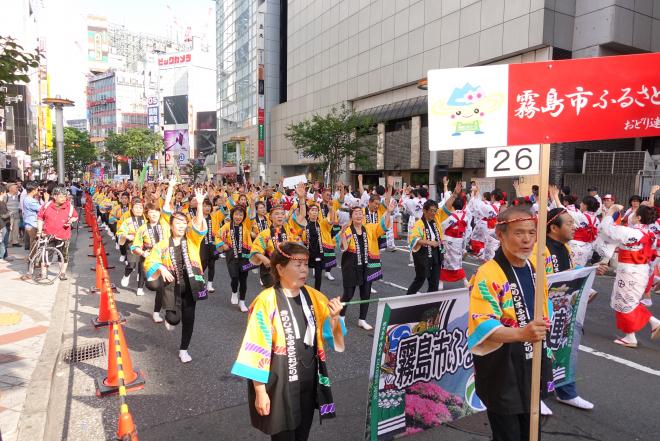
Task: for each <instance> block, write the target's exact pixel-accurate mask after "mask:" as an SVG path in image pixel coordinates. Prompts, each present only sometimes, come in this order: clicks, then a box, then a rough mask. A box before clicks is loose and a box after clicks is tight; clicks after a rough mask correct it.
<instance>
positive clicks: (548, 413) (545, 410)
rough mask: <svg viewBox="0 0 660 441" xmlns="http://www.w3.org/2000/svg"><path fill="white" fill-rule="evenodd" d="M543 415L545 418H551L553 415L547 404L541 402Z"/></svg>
mask: <svg viewBox="0 0 660 441" xmlns="http://www.w3.org/2000/svg"><path fill="white" fill-rule="evenodd" d="M541 415H544V416H551V415H552V411H551V410H550V408H549V407H548V406H546V405H545V403H544V402H543V401H541Z"/></svg>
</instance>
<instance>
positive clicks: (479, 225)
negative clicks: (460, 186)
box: [467, 181, 490, 259]
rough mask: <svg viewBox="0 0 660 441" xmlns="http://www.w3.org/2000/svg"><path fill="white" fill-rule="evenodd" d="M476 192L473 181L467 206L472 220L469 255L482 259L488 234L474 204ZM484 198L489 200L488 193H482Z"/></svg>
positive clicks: (486, 226)
mask: <svg viewBox="0 0 660 441" xmlns="http://www.w3.org/2000/svg"><path fill="white" fill-rule="evenodd" d="M476 192H477V189H476V184H475V182H474V181H473V182H472V191H471V197H470V201H469V202H468V204H467V211H468V213H470V216H471V217H472V219H473V220H474V227H473V228H472V233H471V234H470V235H469V237H470V253H472V255H473V256H475V257H476V258H477V259H483V255H484V248H485V247H486V235H487V234H488V225H487V224H486V221H485V220H483V219H482V218H481V217H480V216H479V214H478V210H477V206H476V204H475V203H474V200H475V197H474V196H475V194H476ZM484 198H485V199H490V193H484Z"/></svg>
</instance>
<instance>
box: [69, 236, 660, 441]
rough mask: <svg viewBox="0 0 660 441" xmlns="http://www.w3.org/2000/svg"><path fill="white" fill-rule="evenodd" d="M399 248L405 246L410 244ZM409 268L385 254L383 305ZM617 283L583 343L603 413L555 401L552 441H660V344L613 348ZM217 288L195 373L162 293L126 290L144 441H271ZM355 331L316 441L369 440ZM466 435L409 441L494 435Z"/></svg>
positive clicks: (475, 429) (603, 286) (602, 282)
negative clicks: (159, 317)
mask: <svg viewBox="0 0 660 441" xmlns="http://www.w3.org/2000/svg"><path fill="white" fill-rule="evenodd" d="M108 242H109V241H108ZM399 243H400V244H401V246H403V242H399ZM81 248H82V247H81ZM402 249H403V248H402ZM110 254H111V255H110V256H109V257H110V262H111V263H113V262H114V264H115V265H116V266H117V267H118V269H115V270H112V271H111V277H112V279H113V281H114V282H115V284H117V285H119V280H120V278H121V274H120V271H123V265H122V264H119V263H118V262H117V252H116V251H114V250H112V251H111V253H110ZM76 258H77V256H76ZM407 264H408V254H407V252H404V251H396V252H393V253H390V252H387V253H385V254H384V257H383V266H384V274H385V276H384V280H383V281H379V282H377V283H376V284H375V288H376V289H377V290H378V294H377V296H378V297H386V296H387V297H389V296H399V295H404V294H405V287H407V286H408V284H409V283H410V282H412V279H413V269H412V268H410V267H408V265H407ZM465 268H466V270H467V271H468V272H469V273H473V272H474V271H475V270H476V265H475V264H474V263H470V262H467V263H466V265H465ZM333 273H334V275H335V276H336V277H337V280H335V281H332V282H331V281H328V280H327V279H324V280H323V288H322V291H323V292H324V293H326V295H328V296H336V295H340V293H341V279H340V277H339V276H340V270H338V269H334V270H333ZM248 283H249V289H248V300H249V301H251V300H252V299H254V297H255V296H256V294H257V293H258V292H260V286H259V281H258V276H257V275H256V274H250V276H249V279H248ZM311 283H313V282H311ZM612 283H613V278H612V277H608V276H603V277H598V278H597V280H596V283H595V286H594V288H595V289H596V290H597V291H599V292H600V295H599V296H598V297H597V298H596V299H595V300H594V302H592V303H591V304H590V305H589V308H588V311H587V317H586V322H585V326H584V328H585V334H584V337H583V339H582V345H584V346H585V347H588V348H592V349H593V350H595V351H599V352H601V353H602V354H599V355H596V354H593V353H588V352H584V351H581V352H580V356H579V364H578V391H579V393H580V394H581V395H582V396H583V397H584V398H586V399H588V400H590V401H592V402H593V403H594V404H595V406H596V407H595V409H594V410H593V411H590V412H585V411H580V410H576V409H573V408H571V407H567V406H565V405H562V404H560V403H558V402H556V401H554V399H550V400H548V401H547V403H548V405H549V406H550V407H551V408H552V409H553V410H554V412H555V414H554V416H552V417H550V418H548V419H546V420H545V421H544V425H543V429H542V431H543V435H542V438H543V439H544V440H602V441H628V440H644V441H653V440H658V439H660V418H658V413H657V408H658V407H657V404H658V396H659V394H658V392H660V370H658V369H660V344H659V343H658V342H651V340H650V338H649V337H650V336H649V334H650V331H649V330H648V329H645V330H644V331H643V332H641V333H640V334H639V335H638V339H639V342H640V346H639V348H637V349H627V348H623V347H619V346H617V345H615V344H614V343H613V342H612V340H613V339H614V338H615V336H616V335H617V331H616V328H615V325H614V314H613V312H612V311H611V309H610V307H609V294H610V291H611V287H612ZM215 286H216V292H215V293H214V294H212V295H211V296H210V298H209V299H208V300H206V301H202V302H198V304H197V317H196V323H195V332H194V335H193V339H192V344H191V346H190V349H189V352H190V354H191V356H192V357H193V361H192V362H191V363H189V364H186V365H184V364H182V363H180V362H179V359H178V357H177V354H178V348H179V340H180V332H181V331H180V329H179V328H177V329H176V330H175V331H173V332H168V331H167V330H166V329H165V327H164V326H163V325H157V324H154V323H153V322H152V320H151V311H152V306H153V293H152V292H150V291H147V295H145V296H144V297H137V296H136V295H135V288H134V287H129V288H127V289H121V288H120V293H119V294H117V296H116V299H117V301H118V307H119V310H120V311H122V312H123V313H124V314H125V315H126V316H127V323H126V325H125V327H124V330H125V333H126V338H127V340H128V341H129V342H130V349H131V355H132V357H133V362H134V363H135V364H136V365H138V366H139V367H140V369H141V370H142V371H144V373H145V375H146V377H147V385H146V387H145V389H144V390H142V391H138V392H133V393H130V394H129V397H128V402H129V403H130V408H131V411H132V414H133V417H134V419H135V422H136V424H137V426H138V430H139V436H140V439H141V440H142V441H145V440H146V441H151V440H153V441H156V440H158V441H165V440H194V441H206V440H208V441H210V440H214V441H217V440H236V441H238V440H255V439H256V440H259V439H264V440H265V439H268V438H267V437H266V436H264V435H262V434H261V433H260V432H258V431H257V430H255V429H253V428H252V427H251V425H250V422H249V417H248V411H247V405H246V399H247V393H246V387H247V383H246V381H244V380H242V379H240V378H237V377H234V376H232V375H230V369H231V366H232V363H233V362H234V359H235V357H236V354H237V352H238V347H239V344H240V341H241V339H242V336H243V332H244V328H245V323H246V315H245V314H243V313H241V312H240V311H239V310H238V308H237V307H236V306H234V305H231V304H230V302H229V297H230V289H229V277H228V275H227V270H226V265H225V263H224V260H222V259H220V260H218V262H217V268H216V281H215ZM450 287H452V286H446V288H450ZM655 300H656V305H654V306H652V307H651V310H652V311H653V312H654V313H655V315H657V316H660V297H658V296H655ZM375 310H376V308H375V307H372V308H371V309H370V311H369V316H368V321H369V322H370V323H372V324H373V323H374V322H375ZM346 322H347V327H348V331H349V333H348V336H347V339H346V348H347V349H346V352H344V353H342V354H338V353H330V354H329V355H328V365H329V368H330V377H331V379H332V381H333V392H334V397H335V400H336V403H337V409H338V410H337V416H338V417H337V418H336V419H334V420H330V421H328V422H324V424H323V426H319V425H318V420H317V421H316V422H315V423H314V425H313V429H312V435H311V439H312V440H323V441H334V440H338V441H339V440H341V441H348V440H362V439H363V434H364V430H365V409H366V403H367V381H368V369H369V358H370V353H371V345H372V340H373V332H366V331H363V330H361V329H359V328H357V327H356V324H357V307H355V306H353V307H350V308H349V311H348V315H347V319H346ZM603 354H606V355H603ZM608 355H609V356H614V357H619V358H618V359H616V360H612V359H610V358H606V357H607V356H608ZM68 398H69V399H71V397H68ZM104 403H108V404H104ZM98 405H99V406H104V405H106V406H109V408H108V409H109V410H108V411H109V412H115V411H116V403H115V402H114V400H111V401H103V402H101V403H98ZM464 426H465V427H462V428H451V427H440V428H437V429H434V430H431V431H428V432H426V433H423V434H420V435H416V436H412V437H410V438H409V439H411V440H414V441H420V440H442V439H444V440H486V439H489V437H488V436H484V435H479V433H484V431H485V432H487V430H488V428H487V426H485V425H484V418H483V416H478V417H475V418H474V419H473V420H471V421H467V422H465V424H464ZM115 430H116V426H113V425H110V424H108V427H106V428H105V432H106V434H107V436H108V439H110V438H111V437H112V436H113V435H114V431H115Z"/></svg>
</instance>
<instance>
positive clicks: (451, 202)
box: [444, 182, 463, 211]
mask: <svg viewBox="0 0 660 441" xmlns="http://www.w3.org/2000/svg"><path fill="white" fill-rule="evenodd" d="M445 188H447V187H446V186H445ZM461 191H463V185H461V183H460V182H457V183H456V186H454V192H453V193H452V194H451V196H449V198H447V201H445V204H444V208H445V210H447V211H451V209H452V206H453V205H454V201H455V200H456V198H457V197H459V196H460V195H461Z"/></svg>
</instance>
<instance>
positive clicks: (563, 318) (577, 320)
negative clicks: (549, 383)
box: [548, 267, 596, 387]
mask: <svg viewBox="0 0 660 441" xmlns="http://www.w3.org/2000/svg"><path fill="white" fill-rule="evenodd" d="M595 276H596V267H587V268H580V269H574V270H570V271H562V272H560V273H555V274H548V297H549V299H550V301H551V302H552V310H553V317H552V327H551V328H550V343H548V347H549V348H550V349H552V354H553V361H552V374H553V381H554V383H555V387H556V386H563V385H565V384H567V383H572V382H574V381H575V366H576V361H577V354H578V350H579V347H580V338H581V337H582V324H583V323H584V316H585V314H586V312H587V304H588V303H589V293H590V292H591V286H592V285H593V282H594V278H595Z"/></svg>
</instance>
